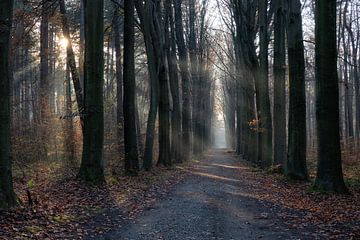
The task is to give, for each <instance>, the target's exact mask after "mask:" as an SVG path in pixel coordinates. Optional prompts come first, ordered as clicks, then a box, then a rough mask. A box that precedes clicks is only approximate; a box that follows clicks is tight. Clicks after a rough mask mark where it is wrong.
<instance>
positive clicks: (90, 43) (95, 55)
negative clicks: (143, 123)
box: [78, 0, 135, 184]
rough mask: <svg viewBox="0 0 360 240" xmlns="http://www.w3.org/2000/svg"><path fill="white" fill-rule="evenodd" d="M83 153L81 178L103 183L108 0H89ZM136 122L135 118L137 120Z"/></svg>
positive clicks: (86, 36)
mask: <svg viewBox="0 0 360 240" xmlns="http://www.w3.org/2000/svg"><path fill="white" fill-rule="evenodd" d="M84 8H85V67H84V69H85V74H84V89H85V94H84V114H85V116H84V131H83V135H84V136H83V155H82V161H81V167H80V171H79V175H78V176H79V178H81V179H83V180H85V181H89V182H93V183H96V184H101V183H103V182H104V181H105V178H104V163H103V144H104V103H103V85H104V52H103V47H104V19H103V11H104V1H103V0H85V1H84ZM134 122H135V121H134Z"/></svg>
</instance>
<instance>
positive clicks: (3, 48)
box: [0, 0, 16, 208]
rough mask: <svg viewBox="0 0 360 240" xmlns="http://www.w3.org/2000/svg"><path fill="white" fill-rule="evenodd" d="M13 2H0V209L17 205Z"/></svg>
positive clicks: (9, 0) (10, 0)
mask: <svg viewBox="0 0 360 240" xmlns="http://www.w3.org/2000/svg"><path fill="white" fill-rule="evenodd" d="M12 12H13V1H12V0H6V1H1V2H0V28H1V30H0V52H1V54H0V208H9V207H12V206H14V205H15V204H16V196H15V193H14V190H13V182H12V170H11V157H10V71H9V50H10V32H11V23H12Z"/></svg>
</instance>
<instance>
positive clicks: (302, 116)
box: [286, 0, 308, 180]
mask: <svg viewBox="0 0 360 240" xmlns="http://www.w3.org/2000/svg"><path fill="white" fill-rule="evenodd" d="M288 12H289V15H288V24H287V39H288V58H289V85H290V89H289V124H288V126H289V139H288V141H289V144H288V158H287V164H286V174H287V175H288V176H289V177H291V178H294V179H299V180H307V179H308V171H307V166H306V100H305V60H304V43H303V33H302V19H301V3H300V0H291V1H289V6H288Z"/></svg>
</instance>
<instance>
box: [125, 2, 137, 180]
mask: <svg viewBox="0 0 360 240" xmlns="http://www.w3.org/2000/svg"><path fill="white" fill-rule="evenodd" d="M134 13H135V7H134V0H124V46H126V48H125V49H124V76H123V81H124V101H123V109H124V143H125V172H126V174H128V175H137V173H138V171H139V159H138V149H137V135H136V116H135V111H136V107H135V97H136V92H135V90H136V82H135V53H134V51H135V48H134V41H135V30H134V24H135V16H134Z"/></svg>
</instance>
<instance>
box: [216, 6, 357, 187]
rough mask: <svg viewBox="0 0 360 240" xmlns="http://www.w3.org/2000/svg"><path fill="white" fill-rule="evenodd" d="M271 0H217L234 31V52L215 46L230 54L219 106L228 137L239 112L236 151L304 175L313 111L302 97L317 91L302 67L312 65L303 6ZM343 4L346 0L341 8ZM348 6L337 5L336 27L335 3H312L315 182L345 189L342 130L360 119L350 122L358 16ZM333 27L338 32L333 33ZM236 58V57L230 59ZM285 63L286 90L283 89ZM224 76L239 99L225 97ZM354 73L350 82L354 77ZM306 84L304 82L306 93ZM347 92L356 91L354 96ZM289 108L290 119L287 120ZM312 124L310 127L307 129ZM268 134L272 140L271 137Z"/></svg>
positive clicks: (228, 93)
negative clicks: (306, 44)
mask: <svg viewBox="0 0 360 240" xmlns="http://www.w3.org/2000/svg"><path fill="white" fill-rule="evenodd" d="M268 2H269V1H240V0H218V6H219V7H220V6H224V7H223V8H224V9H227V10H228V13H229V14H228V16H226V15H225V14H224V15H223V16H222V18H223V21H224V25H225V26H226V27H227V29H228V33H226V34H229V35H231V36H232V43H233V51H234V57H233V56H232V53H231V51H228V50H226V49H225V50H224V48H221V47H220V48H219V49H220V51H222V52H224V53H225V54H227V58H228V61H227V62H224V61H223V62H222V63H221V66H222V67H223V68H220V70H222V71H224V74H223V75H224V78H226V81H223V87H224V100H223V101H224V107H223V109H224V114H225V126H227V135H231V134H234V133H233V132H234V131H233V132H230V131H229V129H230V126H231V121H230V120H231V119H232V117H231V112H232V111H236V124H235V126H236V135H237V137H236V151H237V153H238V154H241V155H242V157H243V158H245V159H247V160H249V161H251V162H254V163H255V162H256V163H258V164H259V165H260V166H263V167H265V168H269V167H271V165H272V164H276V165H277V164H279V165H281V166H282V167H283V168H284V170H285V174H286V175H287V176H288V177H291V178H293V179H297V180H308V178H309V174H308V169H307V163H306V161H307V159H306V158H307V148H308V143H307V132H308V133H309V135H310V134H311V135H312V134H313V130H311V128H313V127H312V126H313V124H312V122H313V121H314V120H312V118H314V117H313V116H312V111H313V110H312V109H314V107H313V106H312V104H311V102H312V101H311V99H306V95H308V96H309V98H312V95H313V94H314V93H313V90H312V88H311V86H312V85H311V80H312V75H311V72H306V68H307V67H308V68H311V67H312V66H311V62H312V60H311V59H309V56H311V55H309V53H308V52H307V51H305V47H304V38H303V29H302V28H303V23H302V11H303V8H302V6H301V1H300V0H290V1H283V0H274V1H271V3H272V5H270V7H269V6H268ZM320 2H321V3H320ZM342 5H344V7H343V8H342ZM349 6H350V2H349V1H345V2H344V3H343V4H340V8H339V9H340V10H341V11H340V13H339V18H338V19H339V23H340V25H339V28H338V29H337V28H336V26H337V22H336V21H337V16H336V1H328V2H325V1H316V41H315V46H316V84H317V85H316V99H317V100H316V119H317V135H318V142H317V143H318V144H317V147H318V171H317V178H316V179H317V180H316V183H315V186H316V187H318V188H321V189H324V190H330V191H336V192H342V193H344V192H346V187H345V184H344V182H343V176H342V167H341V152H340V137H339V136H340V132H341V129H344V130H345V134H346V135H348V136H353V135H354V134H353V133H352V132H353V130H352V128H353V127H354V126H355V127H356V126H357V125H355V124H354V123H353V120H354V119H356V118H354V116H357V112H358V111H357V109H359V108H358V107H357V104H355V106H356V108H355V109H356V114H354V113H353V109H354V108H353V106H354V104H353V101H355V102H356V101H357V100H356V99H357V96H358V95H359V94H357V93H358V92H359V91H358V85H357V82H359V81H358V78H359V77H358V67H357V64H358V60H357V56H358V47H357V45H356V44H357V43H358V40H355V37H354V36H355V34H354V27H353V26H354V25H352V26H351V24H354V23H355V22H356V21H357V20H355V19H356V17H355V15H353V14H352V13H353V12H354V6H352V7H349ZM307 7H309V6H308V5H307ZM348 9H351V14H350V15H349V16H346V13H347V12H348ZM244 13H246V14H244ZM228 17H229V18H230V19H229V18H228ZM349 22H351V23H349ZM272 25H273V26H274V28H273V36H274V45H273V46H274V48H273V54H274V55H273V57H274V58H273V59H274V62H273V79H274V81H273V85H272V86H273V91H271V89H269V88H268V86H269V85H268V81H269V76H270V74H269V72H268V70H269V66H268V59H269V55H271V53H272V51H269V48H268V46H269V41H268V38H269V36H268V35H270V34H271V32H268V26H272ZM359 26H360V25H358V27H359ZM336 31H338V35H337V36H338V38H337V39H336ZM346 33H347V34H346ZM357 36H359V34H358V35H357ZM336 40H337V43H338V48H341V49H342V50H343V54H344V59H343V62H342V64H343V65H340V66H341V68H340V71H339V72H340V73H341V74H343V79H344V85H345V86H344V90H343V93H344V97H341V98H340V100H341V101H344V105H343V108H342V107H341V105H339V88H338V83H339V82H338V78H337V49H336ZM309 44H310V43H309ZM286 46H287V49H286ZM286 50H287V51H286ZM286 53H287V57H286ZM305 54H306V55H305ZM308 55H309V56H308ZM350 56H351V57H352V60H351V57H350ZM233 58H234V59H235V60H233V61H231V60H232V59H233ZM340 59H341V58H340ZM349 61H351V62H352V63H349ZM227 64H228V65H227ZM287 64H288V69H289V71H288V89H287V88H286V87H287V81H286V69H287ZM352 64H353V65H352ZM229 65H230V66H229ZM232 69H235V71H233V70H232ZM228 78H233V79H236V81H235V84H236V95H237V96H236V104H234V102H232V101H231V100H230V96H232V93H231V90H230V89H229V86H230V87H231V81H229V80H228ZM351 78H352V79H353V80H352V81H353V83H354V85H352V83H351V80H350V79H351ZM270 80H271V79H270ZM306 81H308V82H306ZM341 83H342V81H341ZM306 86H309V88H308V89H309V90H308V91H309V92H308V93H307V92H306V91H307V89H306ZM232 88H234V87H232ZM287 91H288V92H287ZM287 93H288V105H287ZM352 93H355V97H354V95H352ZM271 94H273V97H274V98H273V109H272V110H273V121H272V120H271V117H272V116H271V111H270V102H271V101H270V99H269V96H270V95H271ZM307 101H308V104H309V105H308V109H309V111H308V112H307V106H306V103H307ZM287 106H288V109H287ZM339 107H340V109H344V110H343V112H344V114H345V117H344V122H343V123H344V125H343V124H341V126H342V127H341V128H339V126H340V123H341V122H340V121H339ZM229 109H230V110H229ZM287 110H288V111H287ZM287 114H288V124H286V120H287ZM307 117H308V119H307ZM307 121H308V125H307ZM309 128H310V130H311V131H307V130H308V129H309ZM272 133H273V134H274V138H272V137H271V134H272ZM329 135H331V136H329ZM227 138H228V139H229V140H228V143H230V144H231V141H230V139H231V136H228V137H227ZM272 139H273V141H274V142H273V144H272ZM310 139H311V136H310Z"/></svg>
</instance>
